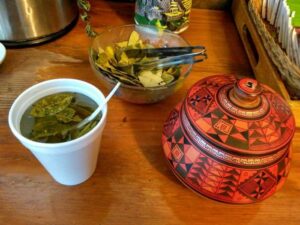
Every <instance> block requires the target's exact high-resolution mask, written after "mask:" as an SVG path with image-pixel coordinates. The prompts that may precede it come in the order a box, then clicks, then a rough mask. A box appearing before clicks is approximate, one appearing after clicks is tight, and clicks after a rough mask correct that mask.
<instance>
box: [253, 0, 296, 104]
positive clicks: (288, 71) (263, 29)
mask: <svg viewBox="0 0 300 225" xmlns="http://www.w3.org/2000/svg"><path fill="white" fill-rule="evenodd" d="M262 2H263V1H262V0H250V1H249V3H248V8H249V13H250V16H251V17H252V20H253V22H254V23H255V25H256V28H257V31H258V33H259V34H260V36H261V39H262V43H263V45H264V47H265V49H266V51H267V53H268V55H269V57H270V58H271V60H272V61H273V63H274V64H275V66H276V67H277V69H278V70H279V72H280V75H281V79H282V80H283V81H284V83H285V85H286V87H287V89H288V92H289V94H290V96H291V98H292V99H300V68H299V67H298V66H297V65H295V64H294V63H293V62H292V61H291V60H290V58H289V57H288V56H287V54H286V52H285V51H284V50H283V49H282V48H281V47H280V45H279V44H278V40H276V38H274V37H273V36H274V35H273V36H272V28H271V26H270V25H269V23H268V22H266V21H264V20H263V19H262V17H261V10H262Z"/></svg>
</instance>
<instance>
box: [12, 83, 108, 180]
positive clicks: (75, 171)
mask: <svg viewBox="0 0 300 225" xmlns="http://www.w3.org/2000/svg"><path fill="white" fill-rule="evenodd" d="M59 92H76V93H81V94H84V95H86V96H87V97H90V98H91V99H93V100H94V101H95V102H96V103H97V104H98V105H99V104H100V103H101V102H103V101H104V99H105V98H104V96H103V94H102V92H101V91H100V90H99V89H98V88H96V87H95V86H93V85H91V84H89V83H87V82H84V81H81V80H76V79H53V80H48V81H44V82H41V83H38V84H36V85H34V86H32V87H30V88H28V89H27V90H25V91H24V92H23V93H21V94H20V95H19V96H18V97H17V99H16V100H15V101H14V103H13V104H12V106H11V108H10V111H9V115H8V122H9V127H10V129H11V131H12V132H13V134H14V135H15V136H16V138H17V139H18V140H19V141H20V142H21V143H22V144H23V145H24V146H25V147H26V148H27V149H29V150H30V151H31V152H32V153H33V154H34V156H35V157H36V158H37V159H38V160H39V161H40V163H41V164H42V165H43V166H44V167H45V169H46V170H47V171H48V172H49V173H50V175H51V176H52V177H53V178H54V179H55V180H56V181H57V182H59V183H61V184H64V185H76V184H80V183H82V182H84V181H86V180H87V179H88V178H89V177H91V176H92V174H93V173H94V171H95V169H96V165H97V158H98V153H99V148H100V143H101V136H102V132H103V129H104V126H105V123H106V116H107V105H105V106H104V107H103V110H102V117H101V119H100V121H99V122H98V124H97V125H96V126H95V127H94V128H93V129H92V130H91V131H89V132H88V133H87V134H85V135H83V136H81V137H79V138H77V139H75V140H72V141H67V142H63V143H41V142H36V141H32V140H30V139H28V138H26V137H24V136H23V135H22V134H21V132H20V121H21V118H22V115H23V114H24V112H25V111H26V110H27V108H28V107H29V106H31V105H32V104H33V103H34V102H36V101H37V100H39V99H40V98H42V97H45V96H47V95H51V94H55V93H59Z"/></svg>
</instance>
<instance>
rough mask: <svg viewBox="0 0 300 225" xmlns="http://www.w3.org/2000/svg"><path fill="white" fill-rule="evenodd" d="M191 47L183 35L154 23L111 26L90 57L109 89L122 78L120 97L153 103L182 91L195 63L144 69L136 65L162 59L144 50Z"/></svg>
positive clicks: (98, 41) (104, 32)
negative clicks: (163, 28)
mask: <svg viewBox="0 0 300 225" xmlns="http://www.w3.org/2000/svg"><path fill="white" fill-rule="evenodd" d="M189 46H190V45H189V44H188V42H187V41H186V40H185V39H183V38H182V37H181V36H179V35H178V34H174V33H172V32H170V31H167V30H164V31H162V30H159V29H157V28H156V27H154V26H141V25H122V26H117V27H111V28H108V29H106V30H105V31H103V32H102V33H100V34H98V35H97V36H96V37H95V38H94V39H93V41H92V44H91V47H90V50H89V60H90V64H91V67H92V69H93V71H94V72H95V74H96V76H97V77H98V78H99V79H100V81H101V82H102V83H103V84H104V85H105V86H106V87H107V88H109V89H111V88H113V87H114V86H115V84H116V83H117V82H118V81H121V83H122V85H121V86H120V88H119V90H118V91H117V93H116V95H117V96H118V97H119V98H121V99H123V100H125V101H128V102H132V103H137V104H149V103H155V102H158V101H161V100H163V99H165V98H166V97H168V96H170V95H171V94H173V93H174V92H175V91H176V90H178V89H179V88H180V87H181V86H182V84H183V81H184V80H185V78H186V77H187V76H188V75H189V73H190V71H191V69H192V62H191V63H186V64H180V65H170V66H167V67H163V68H160V67H152V68H143V67H142V68H140V67H138V66H136V65H143V64H146V63H149V62H153V61H155V60H157V59H158V58H157V55H153V56H151V55H145V54H144V52H143V51H140V50H145V49H157V48H159V49H161V48H171V47H189ZM174 55H175V56H176V52H175V54H174ZM205 56H206V55H205ZM171 64H172V63H171Z"/></svg>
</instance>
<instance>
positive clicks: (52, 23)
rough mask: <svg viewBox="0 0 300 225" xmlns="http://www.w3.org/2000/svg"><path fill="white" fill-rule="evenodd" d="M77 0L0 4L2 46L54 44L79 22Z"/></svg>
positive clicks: (4, 0)
mask: <svg viewBox="0 0 300 225" xmlns="http://www.w3.org/2000/svg"><path fill="white" fill-rule="evenodd" d="M77 17H78V7H77V4H76V0H0V42H2V43H3V44H4V45H6V46H20V45H31V44H37V43H41V42H45V41H49V40H52V39H54V38H57V37H59V36H61V35H63V34H65V33H66V32H67V31H68V30H70V29H71V28H72V27H73V26H74V24H75V23H76V21H77Z"/></svg>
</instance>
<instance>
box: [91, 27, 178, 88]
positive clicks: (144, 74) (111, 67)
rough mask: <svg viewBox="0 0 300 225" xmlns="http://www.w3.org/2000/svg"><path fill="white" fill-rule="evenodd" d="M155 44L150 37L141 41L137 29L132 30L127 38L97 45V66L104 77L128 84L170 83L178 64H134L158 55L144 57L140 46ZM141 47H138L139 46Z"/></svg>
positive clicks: (142, 62) (150, 59)
mask: <svg viewBox="0 0 300 225" xmlns="http://www.w3.org/2000/svg"><path fill="white" fill-rule="evenodd" d="M146 48H147V49H151V48H154V46H153V45H151V44H150V42H149V40H144V41H142V40H141V39H140V35H139V33H137V32H136V31H133V32H132V33H131V34H130V37H129V39H128V41H122V42H118V43H115V44H114V45H111V46H106V47H105V48H104V49H102V48H99V49H98V53H97V54H96V55H94V57H93V59H94V63H95V66H96V67H97V69H98V70H99V71H100V72H101V73H102V74H103V75H104V76H106V77H108V78H109V79H112V80H116V81H120V82H122V83H125V84H127V85H133V86H141V87H157V86H163V85H166V84H169V83H171V82H173V81H175V80H176V79H178V77H179V75H180V68H179V66H172V67H168V68H164V69H161V70H158V69H141V68H139V67H137V66H136V65H137V64H144V63H147V62H153V60H157V59H159V57H158V56H156V57H155V56H153V57H152V56H151V57H147V56H146V55H145V53H144V51H142V49H146ZM139 49H140V50H139ZM175 71H176V72H175Z"/></svg>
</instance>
